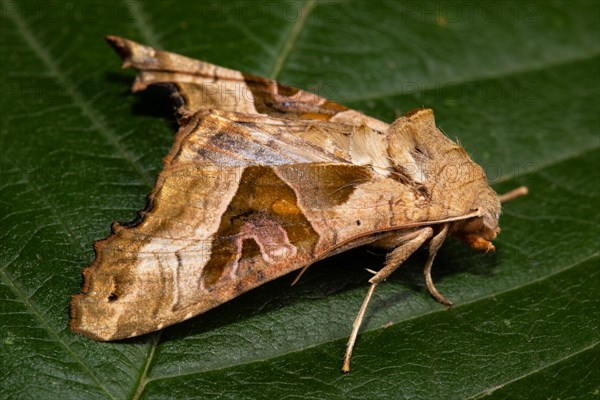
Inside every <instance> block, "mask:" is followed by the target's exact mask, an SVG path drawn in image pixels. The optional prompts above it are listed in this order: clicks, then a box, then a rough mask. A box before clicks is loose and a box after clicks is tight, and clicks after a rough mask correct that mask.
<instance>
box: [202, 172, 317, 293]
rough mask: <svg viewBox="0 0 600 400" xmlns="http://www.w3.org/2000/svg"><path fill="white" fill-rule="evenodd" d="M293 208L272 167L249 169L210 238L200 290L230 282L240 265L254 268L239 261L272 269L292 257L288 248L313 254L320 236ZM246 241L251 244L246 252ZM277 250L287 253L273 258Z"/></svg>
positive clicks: (284, 185)
mask: <svg viewBox="0 0 600 400" xmlns="http://www.w3.org/2000/svg"><path fill="white" fill-rule="evenodd" d="M297 202H298V199H297V198H296V194H295V193H294V191H293V190H292V189H291V188H290V187H289V186H288V185H287V183H285V182H284V181H283V180H282V179H281V178H279V177H278V176H277V175H276V174H275V173H274V171H273V169H272V168H271V167H266V166H253V167H247V168H246V169H245V170H244V172H243V173H242V176H241V178H240V186H239V188H238V190H237V192H236V194H235V196H234V197H233V199H232V200H231V202H230V203H229V206H228V207H227V210H226V211H225V213H224V214H223V215H222V217H221V222H220V225H219V229H218V230H217V232H216V233H215V234H214V239H213V242H212V247H211V259H210V261H209V262H208V264H207V265H206V266H205V268H204V269H203V271H202V278H201V279H202V284H203V286H204V287H206V288H207V290H210V287H211V286H213V285H214V284H215V283H217V281H219V279H221V278H222V279H229V276H228V275H227V274H228V273H229V272H231V270H234V271H235V273H240V274H241V273H243V272H244V271H242V269H243V264H244V263H247V262H256V260H254V261H252V260H247V259H244V258H243V257H242V256H251V257H253V258H261V259H262V260H263V261H264V262H267V263H272V262H275V261H276V260H279V261H281V260H283V259H284V258H285V257H290V256H292V253H293V250H291V249H290V248H289V246H293V247H294V248H296V249H298V250H297V251H298V252H302V253H303V254H312V252H313V250H314V247H315V245H316V243H317V241H318V240H319V235H318V234H317V233H316V232H315V230H314V229H313V228H312V226H311V224H310V222H309V221H308V220H307V219H306V217H305V216H304V215H303V214H302V212H301V211H300V209H299V208H298V206H297ZM240 241H241V242H240ZM246 241H253V242H255V243H254V244H249V245H248V246H249V247H246V246H247V245H246V244H245V242H246ZM269 241H271V242H270V243H269ZM257 249H258V251H257ZM277 249H290V250H289V251H283V252H281V253H277V251H278V250H277ZM242 250H245V252H243V251H242ZM294 255H295V254H294Z"/></svg>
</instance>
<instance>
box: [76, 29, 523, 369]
mask: <svg viewBox="0 0 600 400" xmlns="http://www.w3.org/2000/svg"><path fill="white" fill-rule="evenodd" d="M107 40H108V41H109V43H110V44H111V45H112V46H113V48H114V49H115V50H116V51H117V52H118V53H119V55H120V56H121V57H122V58H123V60H124V66H133V67H134V68H136V69H137V70H138V71H139V74H138V76H137V78H136V81H135V84H134V86H133V90H134V91H137V90H143V89H144V88H146V87H147V86H149V85H152V84H166V85H167V86H168V87H169V88H170V89H171V90H172V94H173V99H174V102H175V105H176V107H177V110H178V114H179V116H180V118H179V121H178V122H179V124H180V129H179V132H178V133H177V135H176V136H175V139H174V142H173V145H172V147H171V150H170V151H169V153H168V155H167V156H166V157H165V159H164V162H163V163H164V167H163V170H162V172H161V173H160V175H159V177H158V179H157V181H156V184H155V186H154V188H153V190H152V192H151V193H150V195H149V196H148V205H147V207H146V210H144V211H143V212H141V213H140V218H138V220H136V221H135V222H134V223H130V224H118V223H115V224H113V232H112V234H111V235H110V236H109V237H108V238H107V239H104V240H101V241H99V242H97V243H96V245H95V250H96V258H95V259H94V261H93V263H92V264H91V265H90V267H88V268H85V269H84V270H83V285H82V290H81V293H80V294H77V295H75V296H73V299H72V302H71V314H72V318H71V322H70V326H71V329H72V330H73V331H74V332H77V333H80V334H83V335H85V336H88V337H90V338H92V339H96V340H115V339H122V338H127V337H133V336H137V335H141V334H144V333H148V332H152V331H155V330H159V329H162V328H163V327H166V326H169V325H172V324H175V323H177V322H180V321H183V320H186V319H188V318H191V317H193V316H195V315H198V314H200V313H203V312H205V311H207V310H209V309H212V308H214V307H216V306H218V305H220V304H222V303H224V302H226V301H228V300H230V299H233V298H235V297H237V296H239V295H240V294H241V293H244V292H246V291H248V290H250V289H252V288H255V287H257V286H259V285H262V284H263V283H265V282H268V281H270V280H273V279H276V278H277V277H280V276H283V275H285V274H287V273H289V272H291V271H294V270H298V269H302V271H304V270H305V269H306V267H307V266H309V265H310V264H312V263H314V262H315V261H317V260H320V259H323V258H325V257H329V256H331V255H334V254H337V253H339V252H342V251H345V250H348V249H351V248H354V247H357V246H361V245H365V244H375V245H379V246H385V247H386V248H389V250H390V251H389V254H388V257H387V260H386V264H385V265H384V267H383V268H382V269H381V270H380V271H378V272H377V273H376V274H375V275H374V276H373V278H371V280H370V283H371V288H370V289H369V292H368V295H367V297H366V298H365V301H364V302H363V306H362V307H361V310H360V312H359V314H358V316H357V319H356V321H355V323H354V325H353V330H352V333H351V336H350V341H349V343H348V348H347V353H346V357H345V359H344V360H345V361H344V368H343V369H344V371H346V372H347V371H348V370H349V362H350V356H351V353H352V348H353V345H354V342H355V340H356V337H357V334H358V330H359V327H360V323H361V321H362V318H363V316H364V314H365V312H366V309H367V305H368V303H369V300H370V298H371V295H372V294H373V292H374V290H375V287H376V286H377V285H378V284H380V283H381V282H382V281H383V280H385V279H386V278H387V277H388V276H389V275H390V274H391V273H392V272H393V271H395V270H396V269H397V268H398V266H399V265H401V264H402V263H403V262H404V260H406V258H408V257H409V256H410V254H412V253H413V252H414V251H416V250H417V249H419V248H420V247H423V246H428V248H429V258H428V260H427V263H426V265H425V268H424V274H425V280H426V285H427V288H428V290H429V292H430V293H431V294H432V296H433V297H435V298H436V299H437V300H438V301H440V302H442V303H445V304H451V303H450V302H449V301H448V300H446V299H445V298H444V297H443V296H442V295H441V294H440V293H439V292H438V291H437V290H436V289H435V286H434V285H433V282H432V280H431V275H430V273H431V268H432V264H433V259H434V257H435V254H436V253H437V251H438V249H439V247H440V246H441V245H442V243H443V241H444V240H445V238H446V237H447V236H448V235H453V236H456V237H458V238H460V239H462V240H463V241H465V242H466V243H467V244H469V245H470V246H471V247H473V248H475V249H478V250H483V251H489V250H491V249H493V245H492V244H491V241H492V240H493V239H494V238H495V236H496V234H497V233H498V232H499V228H498V216H499V213H500V201H499V198H498V196H497V194H496V193H495V192H494V191H493V190H492V189H491V188H490V187H489V185H488V183H487V180H486V177H485V174H484V173H483V170H482V169H481V168H480V167H479V166H478V165H477V164H475V163H474V162H473V161H472V160H471V159H470V158H469V157H468V155H467V153H466V152H465V151H464V149H463V148H462V147H460V146H459V145H457V144H456V143H454V142H452V141H451V140H450V139H448V138H446V137H445V136H444V134H443V133H442V132H440V131H439V130H438V129H437V128H436V126H435V121H434V118H433V112H432V111H431V110H428V109H418V110H415V111H413V112H411V113H408V114H406V115H405V116H404V117H401V118H399V119H398V120H396V121H395V122H394V123H393V124H392V125H391V126H390V125H388V124H386V123H384V122H381V121H378V120H376V119H374V118H371V117H368V116H366V115H364V114H362V113H360V112H358V111H355V110H351V109H348V108H347V107H344V106H342V105H339V104H337V103H334V102H331V101H329V100H327V99H324V98H322V97H320V96H317V95H314V94H311V93H308V92H305V91H302V90H300V89H296V88H292V87H289V86H285V85H281V84H279V83H278V82H275V81H273V80H269V79H265V78H260V77H256V76H253V75H249V74H244V73H241V72H239V71H234V70H230V69H226V68H223V67H219V66H215V65H212V64H208V63H206V62H203V61H198V60H193V59H189V58H187V57H184V56H180V55H177V54H173V53H168V52H164V51H160V50H156V49H153V48H151V47H147V46H143V45H141V44H138V43H135V42H132V41H129V40H126V39H122V38H117V37H112V36H111V37H107ZM215 90H217V92H218V91H226V92H227V93H229V94H235V95H234V96H219V93H215V92H214V91H215ZM517 194H518V193H517ZM515 195H516V194H513V195H509V196H507V197H505V198H503V199H508V198H511V197H515Z"/></svg>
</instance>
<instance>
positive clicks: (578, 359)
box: [0, 0, 600, 399]
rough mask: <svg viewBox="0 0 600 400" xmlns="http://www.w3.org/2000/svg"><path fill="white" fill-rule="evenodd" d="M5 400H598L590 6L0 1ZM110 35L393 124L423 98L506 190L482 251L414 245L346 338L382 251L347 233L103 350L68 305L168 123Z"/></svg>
mask: <svg viewBox="0 0 600 400" xmlns="http://www.w3.org/2000/svg"><path fill="white" fill-rule="evenodd" d="M1 4H2V9H1V24H0V29H1V31H0V32H1V36H0V43H1V46H0V59H1V61H2V62H1V66H0V84H1V93H0V95H1V99H0V101H1V113H2V118H1V133H0V149H1V150H0V154H1V155H0V163H1V164H0V167H1V169H0V172H1V175H0V176H1V181H0V222H1V225H0V226H1V229H0V268H1V270H0V282H1V286H0V313H1V321H2V322H1V325H0V357H1V358H0V376H1V377H2V379H1V383H0V397H1V398H7V399H9V398H10V399H13V398H15V399H20V398H34V399H48V398H57V399H80V398H86V399H123V398H133V399H138V398H143V399H155V398H182V399H184V398H185V399H188V398H322V399H332V398H422V399H430V398H480V397H487V396H489V397H491V398H523V399H530V398H552V399H554V398H561V399H564V398H591V397H594V396H595V397H597V396H599V394H600V385H599V384H598V382H600V372H599V371H600V353H599V350H598V347H597V345H598V342H599V341H600V330H599V328H598V327H599V326H600V304H599V299H598V293H599V291H600V270H599V269H598V264H599V247H600V246H599V242H598V238H599V237H600V232H599V230H600V229H599V226H600V224H599V222H600V218H599V217H600V215H599V214H600V209H599V208H598V204H599V200H600V199H599V197H600V193H599V192H600V184H599V183H600V180H599V175H598V172H597V171H598V167H599V160H600V152H599V142H600V140H599V137H600V118H599V112H598V110H600V81H599V78H598V77H599V76H600V57H599V55H600V42H599V40H598V37H599V35H600V27H599V24H600V22H599V21H600V6H599V4H600V3H598V2H593V1H581V2H573V1H570V2H551V3H550V2H546V1H540V2H535V1H529V2H506V1H502V2H487V3H479V2H444V1H441V2H414V1H407V2H398V1H386V2H371V1H322V2H318V3H317V2H314V1H312V0H309V1H307V2H306V3H301V2H289V1H286V2H283V3H275V2H264V3H255V2H233V1H230V2H223V3H221V2H217V1H214V2H176V1H153V2H147V3H146V2H138V1H134V0H128V1H124V0H123V1H118V2H113V1H102V2H99V1H88V2H83V1H82V2H68V3H67V2H64V3H63V2H45V1H44V2H42V1H18V2H17V1H15V0H2V3H1ZM106 34H113V35H119V36H123V37H126V38H130V39H133V40H136V41H139V42H143V43H147V44H149V45H152V46H155V47H159V48H163V49H166V50H170V51H173V52H178V53H182V54H185V55H188V56H191V57H195V58H200V59H205V60H207V61H210V62H213V63H216V64H220V65H224V66H228V67H230V68H234V69H240V70H244V71H247V72H253V73H256V74H260V75H266V76H271V77H275V78H277V79H279V80H280V81H282V82H284V83H287V84H293V85H296V86H299V87H302V88H305V89H309V90H314V91H318V92H319V93H320V94H321V95H324V96H327V97H332V98H334V99H336V100H338V101H340V102H342V103H344V104H347V105H349V106H352V107H355V108H357V109H360V110H362V111H364V112H366V113H367V114H370V115H372V116H375V117H378V118H381V119H383V120H386V121H392V120H393V119H394V118H395V117H396V116H397V115H400V114H402V113H404V112H406V111H408V110H410V109H411V108H415V107H422V106H426V107H431V108H433V109H434V110H435V113H436V118H437V122H438V125H439V126H441V127H442V129H443V130H444V131H445V132H446V133H447V134H448V135H449V136H450V137H452V138H458V139H459V140H460V141H461V143H462V144H463V145H464V146H465V148H466V149H467V150H468V151H469V152H470V154H471V155H472V157H473V158H474V159H475V160H476V161H477V162H479V163H480V164H481V165H482V166H483V167H484V168H485V169H486V171H487V172H488V176H489V177H490V179H491V181H492V183H493V185H494V188H495V189H496V190H498V191H499V192H503V191H507V190H510V189H512V188H514V187H516V186H517V185H521V184H525V185H528V186H529V188H530V195H529V196H527V197H525V198H521V199H518V200H516V201H514V202H512V203H509V204H507V205H506V207H505V210H504V213H503V216H502V218H501V226H502V228H503V232H502V234H501V235H500V237H499V239H498V240H497V242H496V247H497V252H496V253H495V254H493V255H481V254H475V253H473V252H472V251H470V250H469V249H467V248H465V246H464V245H462V244H460V243H456V242H451V243H447V244H446V245H445V246H444V248H443V249H442V251H441V254H440V255H439V256H438V259H437V261H436V264H435V267H434V280H435V281H436V282H437V287H438V289H439V290H440V291H441V292H442V293H444V295H446V296H447V297H448V298H450V299H452V300H453V301H454V302H455V304H456V306H455V307H454V308H453V309H450V310H446V309H445V308H444V307H443V306H441V305H439V304H437V303H436V302H435V301H434V300H432V299H431V298H430V297H429V296H428V294H427V292H426V290H425V288H424V283H423V279H422V275H421V268H422V265H423V261H424V258H423V255H422V254H420V255H417V256H415V257H413V258H412V259H411V260H410V262H409V263H408V264H407V266H405V267H403V268H402V269H401V270H399V271H398V272H396V273H395V275H394V276H393V277H392V278H391V279H390V280H389V281H388V282H386V283H385V284H383V285H381V286H380V287H379V288H378V289H377V292H376V293H375V296H374V299H373V301H372V303H371V307H370V308H369V311H368V314H367V318H366V321H365V325H364V327H363V330H362V334H361V335H360V336H359V339H358V343H357V347H356V349H355V353H354V354H355V356H354V358H353V364H352V365H353V370H352V372H351V373H350V374H349V375H346V376H344V375H342V374H341V373H340V371H339V369H340V366H341V357H342V355H343V352H344V347H345V343H346V340H347V335H348V334H349V331H350V326H351V323H352V321H353V319H354V316H355V313H356V312H357V311H358V308H359V306H360V303H361V302H362V299H363V296H364V295H365V293H366V290H367V282H366V281H367V280H368V278H369V273H368V272H366V271H365V270H364V268H378V266H380V265H381V263H382V261H383V254H381V253H377V254H372V253H371V252H370V251H369V250H365V249H358V250H355V251H352V252H349V253H347V254H342V255H339V256H336V257H334V258H331V259H327V260H324V261H322V262H320V263H318V264H317V265H314V266H313V267H311V269H310V270H309V271H308V272H307V274H305V276H304V277H303V278H302V280H301V281H300V282H299V284H298V285H296V286H294V287H290V286H289V285H290V283H291V281H292V279H293V276H287V277H284V278H282V279H279V280H277V281H275V282H272V283H269V284H267V285H264V286H262V287H260V288H258V289H256V290H254V291H251V292H249V293H247V294H245V295H243V296H241V297H240V298H238V299H235V300H234V301H231V302H229V303H227V304H225V305H223V306H221V307H219V308H217V309H215V310H212V311H210V312H208V313H206V314H204V315H201V316H198V317H196V318H193V319H192V320H190V321H188V322H185V323H182V324H178V325H175V326H172V327H169V328H167V329H165V330H164V331H162V332H161V333H157V334H151V335H147V336H144V337H141V338H136V339H132V340H126V341H122V342H118V343H97V342H93V341H91V340H88V339H86V338H83V337H80V336H78V335H75V334H73V333H71V332H70V331H69V329H68V327H67V324H68V302H69V298H70V295H71V294H74V293H76V292H78V290H79V286H80V283H81V278H80V270H81V268H82V267H84V266H86V265H87V264H89V262H90V261H91V260H92V259H93V250H92V243H93V242H94V241H95V240H98V239H102V238H104V237H106V236H107V234H108V233H109V226H110V223H111V222H112V221H113V220H131V219H133V217H134V216H135V214H136V211H137V210H139V209H141V208H142V207H143V205H144V197H145V195H146V194H147V193H148V192H149V190H150V188H151V187H152V183H153V181H154V178H155V177H156V175H157V173H158V172H159V171H160V168H161V158H162V157H163V156H164V155H165V154H166V152H167V150H168V148H169V147H170V144H171V140H172V135H173V132H174V131H175V129H176V126H175V123H174V120H173V118H172V116H171V111H170V107H171V106H170V104H169V103H168V98H167V96H166V95H165V94H164V93H162V92H160V91H158V90H150V91H149V92H147V93H143V94H141V95H136V96H134V95H131V94H130V93H129V86H130V84H131V82H132V79H133V76H134V73H133V72H131V71H121V70H119V63H120V61H119V60H118V59H117V57H116V56H115V55H114V54H113V53H112V50H110V48H109V47H108V46H107V45H106V44H105V43H104V41H103V36H104V35H106Z"/></svg>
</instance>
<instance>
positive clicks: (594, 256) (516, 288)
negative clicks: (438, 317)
mask: <svg viewBox="0 0 600 400" xmlns="http://www.w3.org/2000/svg"><path fill="white" fill-rule="evenodd" d="M598 258H600V252H596V253H594V254H592V255H590V256H588V257H586V258H584V259H582V260H579V261H577V262H575V263H573V264H570V265H568V266H566V267H563V268H560V269H558V270H556V271H553V272H552V273H550V274H548V275H544V276H542V277H538V278H536V279H532V280H530V281H527V282H524V283H523V284H521V285H518V286H513V287H510V288H507V289H506V290H500V291H497V292H494V293H489V294H487V295H485V296H482V297H477V298H474V299H471V300H468V301H465V302H462V303H460V304H456V305H455V306H454V307H453V309H455V310H457V309H461V308H464V307H467V306H471V305H474V304H477V303H480V302H484V301H487V300H490V299H493V298H495V297H498V296H502V295H505V294H508V293H511V292H515V291H519V290H522V289H524V288H526V287H528V286H531V285H535V284H538V283H540V282H543V281H545V280H547V279H552V278H553V277H555V276H557V275H560V274H562V273H565V272H567V271H569V270H571V269H573V268H577V267H578V266H580V265H582V264H584V263H586V262H588V261H590V260H593V259H598ZM445 311H446V310H445V309H435V310H430V311H427V312H424V313H421V314H418V315H413V316H410V317H408V318H403V319H401V320H398V321H397V322H395V323H394V325H397V324H401V323H406V322H409V321H413V320H416V319H418V318H422V317H426V316H429V315H434V314H437V313H442V312H445ZM388 327H389V326H386V327H385V328H382V327H378V328H372V329H368V328H367V329H364V330H361V332H360V334H361V335H362V334H365V333H370V332H377V331H380V330H383V329H387V328H388ZM345 338H346V336H340V337H337V338H332V339H330V340H326V341H323V342H320V343H315V344H313V345H310V346H305V347H303V348H302V349H298V350H291V351H288V352H283V353H278V354H276V355H273V356H271V357H267V358H261V359H255V360H251V361H245V362H240V363H231V364H229V365H226V366H221V367H218V368H211V369H198V370H195V371H189V372H185V373H180V374H177V375H161V376H153V377H150V378H148V382H151V381H159V380H166V379H174V378H179V377H182V376H190V375H198V374H202V373H206V372H213V371H220V370H226V369H230V368H236V367H240V366H245V365H252V364H257V363H262V362H266V361H269V360H272V359H276V358H280V357H285V356H288V355H290V354H294V353H300V352H303V351H305V350H307V349H312V348H315V347H319V346H323V345H326V344H329V343H334V342H337V341H339V340H343V339H345Z"/></svg>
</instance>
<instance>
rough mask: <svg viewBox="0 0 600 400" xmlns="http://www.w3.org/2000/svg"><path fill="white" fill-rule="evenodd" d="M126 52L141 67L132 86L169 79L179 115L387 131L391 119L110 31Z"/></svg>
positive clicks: (115, 45) (130, 63)
mask: <svg viewBox="0 0 600 400" xmlns="http://www.w3.org/2000/svg"><path fill="white" fill-rule="evenodd" d="M106 40H107V41H108V43H110V45H111V46H112V47H113V48H114V49H115V51H116V52H117V53H118V54H119V55H120V56H121V58H123V67H129V66H132V67H134V68H135V69H137V70H138V71H139V73H138V76H137V78H136V80H135V83H134V85H133V91H134V92H135V91H140V90H144V89H145V88H146V87H148V85H153V84H164V85H167V86H168V87H169V88H170V89H171V91H172V96H173V100H174V101H175V104H176V107H177V111H178V114H179V116H181V117H185V116H189V115H191V114H193V113H195V112H196V111H199V110H202V109H218V110H223V111H234V112H240V113H246V114H264V115H268V116H272V117H285V118H292V119H309V120H318V121H333V122H341V123H346V124H352V125H357V126H358V125H362V124H366V125H368V126H369V127H371V128H372V129H376V130H379V131H381V132H384V131H385V130H386V129H387V127H388V125H387V124H385V123H383V122H381V121H379V120H377V119H375V118H371V117H368V116H366V115H364V114H362V113H360V112H358V111H355V110H351V109H349V108H347V107H345V106H342V105H340V104H337V103H335V102H333V101H330V100H327V99H325V98H323V97H321V96H318V95H316V94H313V93H309V92H306V91H304V90H301V89H297V88H294V87H291V86H286V85H282V84H281V83H278V82H276V81H274V80H272V79H267V78H261V77H259V76H255V75H250V74H246V73H242V72H239V71H235V70H231V69H228V68H224V67H220V66H217V65H213V64H209V63H207V62H204V61H199V60H194V59H191V58H188V57H184V56H181V55H179V54H174V53H169V52H166V51H161V50H157V49H153V48H151V47H148V46H144V45H142V44H139V43H136V42H134V41H131V40H127V39H123V38H120V37H116V36H107V37H106Z"/></svg>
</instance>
